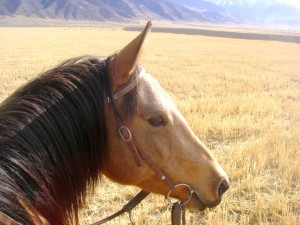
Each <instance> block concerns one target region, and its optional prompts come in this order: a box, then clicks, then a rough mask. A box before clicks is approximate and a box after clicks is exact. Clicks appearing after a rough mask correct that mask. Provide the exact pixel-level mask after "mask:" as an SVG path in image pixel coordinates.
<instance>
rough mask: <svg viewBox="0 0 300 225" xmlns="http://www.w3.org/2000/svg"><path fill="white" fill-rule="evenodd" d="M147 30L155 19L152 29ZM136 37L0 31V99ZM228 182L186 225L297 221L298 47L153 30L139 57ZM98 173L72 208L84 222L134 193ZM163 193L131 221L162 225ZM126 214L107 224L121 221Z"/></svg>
mask: <svg viewBox="0 0 300 225" xmlns="http://www.w3.org/2000/svg"><path fill="white" fill-rule="evenodd" d="M154 26H155V25H154ZM136 35H137V33H136V32H126V31H123V30H121V29H119V28H108V27H106V28H104V27H102V28H101V27H97V28H63V27H61V28H0V65H1V67H0V68H1V70H0V102H1V101H2V100H4V99H5V98H6V97H7V96H8V95H9V94H11V93H12V92H13V91H14V90H15V89H16V88H17V87H19V86H20V85H22V84H24V83H25V82H26V81H28V80H30V79H32V78H34V77H35V76H36V75H37V74H38V73H40V72H42V71H45V70H47V69H49V68H51V67H53V66H55V65H56V64H57V63H58V62H60V61H62V60H64V59H67V58H70V57H73V56H78V55H85V54H91V55H96V56H99V57H101V58H104V57H106V56H108V55H109V54H111V53H114V52H115V51H116V50H118V49H120V48H122V46H123V45H125V44H126V43H127V42H129V41H130V40H131V39H132V38H133V37H135V36H136ZM142 62H143V65H144V67H145V68H146V69H147V70H148V71H149V72H150V73H151V74H153V75H154V76H155V77H156V78H157V79H158V80H159V81H160V83H161V84H162V86H163V87H164V88H165V89H166V90H167V91H168V92H169V93H170V95H171V96H172V98H173V100H174V101H175V103H176V105H177V106H178V107H179V109H180V110H181V112H182V113H183V115H184V116H185V117H186V119H187V120H188V122H189V124H190V125H191V127H192V129H193V130H194V131H195V133H196V134H197V135H198V136H199V137H200V138H201V139H202V140H203V142H204V143H205V144H207V145H208V146H209V147H210V149H211V150H212V152H213V154H214V155H215V157H216V158H217V159H218V161H219V162H220V164H221V165H222V166H223V167H224V169H225V171H226V172H227V174H228V176H229V177H230V180H231V189H230V190H229V191H228V192H227V193H226V194H225V196H224V199H223V202H222V203H221V205H220V206H218V207H217V208H215V209H210V210H206V211H205V212H188V213H187V221H188V222H187V223H188V224H213V225H217V224H220V225H227V224H241V225H248V224H286V225H293V224H294V225H297V224H300V168H299V167H300V110H299V109H300V45H299V44H291V43H281V42H272V41H253V40H239V39H228V38H217V37H203V36H188V35H180V34H166V33H165V34H163V33H153V34H151V36H150V40H149V41H148V44H147V47H146V49H145V57H144V59H143V60H142ZM137 190H138V189H137V188H134V187H128V186H127V187H124V186H120V185H117V184H114V183H111V182H110V181H108V180H107V179H104V180H103V181H102V183H101V184H99V188H97V190H96V193H95V195H93V196H90V197H89V199H88V200H89V202H88V203H87V206H86V208H84V209H83V210H82V211H81V224H89V223H91V222H94V221H97V220H99V219H100V218H102V217H104V216H107V215H109V214H110V213H112V212H114V211H116V210H118V209H119V208H120V207H121V206H122V205H123V204H124V203H125V202H126V201H127V200H128V199H130V198H131V197H132V196H133V195H134V194H135V193H136V191H137ZM163 199H164V197H163V196H157V195H151V196H150V197H147V199H146V200H145V201H144V202H143V203H142V204H140V205H139V206H138V207H137V208H136V209H135V210H134V211H133V220H134V221H135V222H136V224H169V223H170V222H169V221H170V213H169V212H168V210H167V209H166V207H165V205H164V202H163ZM128 223H129V220H128V217H127V215H125V216H123V217H120V218H117V219H115V220H114V221H112V222H110V223H108V224H128Z"/></svg>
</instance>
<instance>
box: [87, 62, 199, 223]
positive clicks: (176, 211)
mask: <svg viewBox="0 0 300 225" xmlns="http://www.w3.org/2000/svg"><path fill="white" fill-rule="evenodd" d="M145 74H146V71H145V69H144V68H142V67H141V66H140V65H137V68H136V70H135V74H134V75H133V76H132V78H131V80H130V81H129V83H128V84H127V85H126V86H125V87H124V88H122V89H121V90H119V91H118V92H116V93H114V94H112V93H111V92H110V93H108V102H109V103H110V104H111V106H112V109H113V112H114V115H115V118H116V121H117V125H118V128H119V135H120V138H121V139H122V140H123V141H124V142H125V143H126V144H127V146H128V148H129V149H130V151H131V153H132V155H133V158H134V160H135V164H136V166H137V167H141V166H142V161H144V162H145V163H146V164H147V165H148V166H149V167H150V168H151V169H152V170H153V171H154V172H155V174H156V175H157V176H158V177H159V178H160V179H161V180H162V181H163V182H164V183H165V184H166V185H167V186H168V187H169V190H170V191H169V192H168V194H167V195H166V197H165V203H166V205H167V207H168V208H169V209H170V210H171V212H172V224H173V225H180V224H182V225H184V224H185V209H186V204H187V203H188V202H189V201H190V200H191V198H192V195H193V193H194V191H193V190H192V188H191V187H190V186H189V185H188V184H174V183H173V182H172V180H171V179H170V178H169V177H168V176H167V175H166V174H165V173H164V172H163V171H162V170H161V169H160V168H159V167H158V165H157V164H156V163H155V162H153V161H152V160H151V158H149V157H147V155H146V152H145V151H144V150H143V148H142V147H141V146H140V145H139V144H138V142H137V141H136V139H135V138H134V135H133V134H132V132H131V130H130V129H129V128H128V127H127V126H126V124H125V122H124V121H123V120H122V118H121V116H120V114H119V112H118V109H117V107H116V103H115V101H116V100H117V99H119V98H120V97H122V96H124V95H125V94H127V93H129V92H130V91H131V90H132V89H133V88H135V87H136V86H137V85H138V83H139V81H140V80H141V78H142V77H143V76H145ZM178 188H186V189H187V193H188V195H187V196H188V197H187V198H186V200H185V201H183V202H180V201H174V200H173V201H172V200H171V195H172V192H174V191H175V190H176V189H178ZM149 194H150V193H149V192H145V191H143V190H142V191H140V192H139V193H138V194H137V195H136V196H135V197H134V198H133V199H132V200H130V201H129V202H128V203H127V204H126V205H124V206H123V208H122V209H121V210H119V211H118V212H116V213H114V214H112V215H111V216H109V217H107V218H105V219H103V220H101V221H98V222H96V223H93V224H92V225H100V224H103V223H106V222H108V221H110V220H112V219H114V218H116V217H117V216H120V215H121V214H123V213H124V212H127V213H128V214H129V217H130V221H131V223H132V224H133V222H132V220H131V210H132V209H133V208H134V207H135V206H137V205H138V204H139V203H140V202H141V201H142V200H143V199H145V198H146V197H147V196H148V195H149Z"/></svg>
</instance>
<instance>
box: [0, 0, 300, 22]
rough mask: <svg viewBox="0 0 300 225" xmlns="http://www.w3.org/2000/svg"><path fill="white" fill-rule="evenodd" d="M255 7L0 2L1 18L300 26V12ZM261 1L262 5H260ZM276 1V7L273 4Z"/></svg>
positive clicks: (86, 0) (149, 1)
mask: <svg viewBox="0 0 300 225" xmlns="http://www.w3.org/2000/svg"><path fill="white" fill-rule="evenodd" d="M266 1H267V0H263V1H257V2H256V4H255V5H251V6H250V5H247V4H246V5H243V4H234V2H236V3H240V2H242V1H226V0H215V1H214V0H210V1H205V0H0V16H2V17H3V16H6V17H18V16H23V17H24V16H25V17H34V18H51V19H64V20H81V21H84V20H92V21H110V22H133V21H136V20H167V21H191V22H213V23H274V24H278V23H279V24H294V25H300V9H299V8H296V7H293V6H290V5H287V4H283V3H281V4H280V5H278V4H275V2H277V1H275V0H274V1H272V0H268V1H267V2H268V4H266ZM259 2H261V3H259ZM272 2H274V4H273V3H272Z"/></svg>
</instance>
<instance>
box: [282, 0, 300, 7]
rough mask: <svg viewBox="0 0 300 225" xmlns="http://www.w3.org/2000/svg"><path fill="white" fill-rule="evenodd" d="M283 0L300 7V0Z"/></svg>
mask: <svg viewBox="0 0 300 225" xmlns="http://www.w3.org/2000/svg"><path fill="white" fill-rule="evenodd" d="M282 2H287V3H290V4H293V5H296V6H299V7H300V0H282Z"/></svg>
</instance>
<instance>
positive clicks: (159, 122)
mask: <svg viewBox="0 0 300 225" xmlns="http://www.w3.org/2000/svg"><path fill="white" fill-rule="evenodd" d="M148 122H149V123H150V124H151V125H152V126H154V127H159V126H164V125H166V124H167V121H166V120H165V119H164V117H163V116H154V117H151V118H150V119H148Z"/></svg>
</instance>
